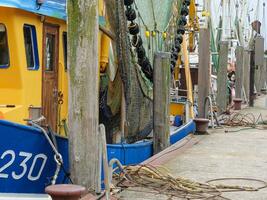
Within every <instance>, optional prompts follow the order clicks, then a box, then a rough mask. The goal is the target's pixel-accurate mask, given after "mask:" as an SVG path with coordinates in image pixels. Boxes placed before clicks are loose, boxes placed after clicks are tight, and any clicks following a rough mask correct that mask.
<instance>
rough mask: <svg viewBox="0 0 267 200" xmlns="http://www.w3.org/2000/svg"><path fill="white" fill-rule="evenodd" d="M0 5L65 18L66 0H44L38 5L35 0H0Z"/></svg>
mask: <svg viewBox="0 0 267 200" xmlns="http://www.w3.org/2000/svg"><path fill="white" fill-rule="evenodd" d="M0 6H3V7H11V8H18V9H21V10H25V11H28V12H32V13H36V14H40V15H45V16H49V17H55V18H58V19H63V20H66V17H67V15H66V0H44V4H42V5H41V6H40V7H38V5H37V4H36V0H1V1H0Z"/></svg>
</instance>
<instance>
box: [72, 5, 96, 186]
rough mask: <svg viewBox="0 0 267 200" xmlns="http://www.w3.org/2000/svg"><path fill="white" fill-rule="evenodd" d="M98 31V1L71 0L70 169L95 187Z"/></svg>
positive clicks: (81, 182)
mask: <svg viewBox="0 0 267 200" xmlns="http://www.w3.org/2000/svg"><path fill="white" fill-rule="evenodd" d="M98 33H99V26H98V1H97V0H90V1H87V0H80V1H68V69H69V120H68V121H69V131H70V134H69V141H70V145H69V152H70V169H71V176H72V179H73V181H74V183H75V184H79V185H83V186H85V187H86V188H87V189H90V190H92V191H95V190H96V189H97V180H96V179H97V177H98V175H99V170H100V166H99V163H100V162H99V153H98V152H99V151H98V147H99V145H98V137H97V136H98V122H99V118H98V116H99V102H98V99H99V94H98V91H99V68H98Z"/></svg>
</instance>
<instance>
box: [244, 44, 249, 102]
mask: <svg viewBox="0 0 267 200" xmlns="http://www.w3.org/2000/svg"><path fill="white" fill-rule="evenodd" d="M243 72H244V73H243V86H244V91H245V94H246V98H247V99H248V97H249V83H250V52H249V50H248V49H245V50H244V71H243ZM246 103H248V102H246Z"/></svg>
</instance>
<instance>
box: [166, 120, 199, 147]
mask: <svg viewBox="0 0 267 200" xmlns="http://www.w3.org/2000/svg"><path fill="white" fill-rule="evenodd" d="M195 131H196V124H195V122H194V121H193V120H190V121H189V122H188V123H187V124H185V125H183V126H181V127H179V128H178V129H177V130H176V131H175V133H173V134H172V135H171V137H170V143H171V144H174V143H176V142H178V141H179V140H181V139H183V138H184V137H186V136H187V135H189V134H190V133H194V132H195Z"/></svg>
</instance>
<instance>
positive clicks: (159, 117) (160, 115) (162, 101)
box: [153, 52, 170, 154]
mask: <svg viewBox="0 0 267 200" xmlns="http://www.w3.org/2000/svg"><path fill="white" fill-rule="evenodd" d="M153 80H154V81H153V82H154V84H153V85H154V89H153V95H154V98H153V147H154V154H156V153H158V152H160V151H162V150H164V149H165V148H167V147H168V146H169V145H170V129H169V121H170V116H169V105H170V54H169V53H165V52H158V53H155V55H154V74H153Z"/></svg>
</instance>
